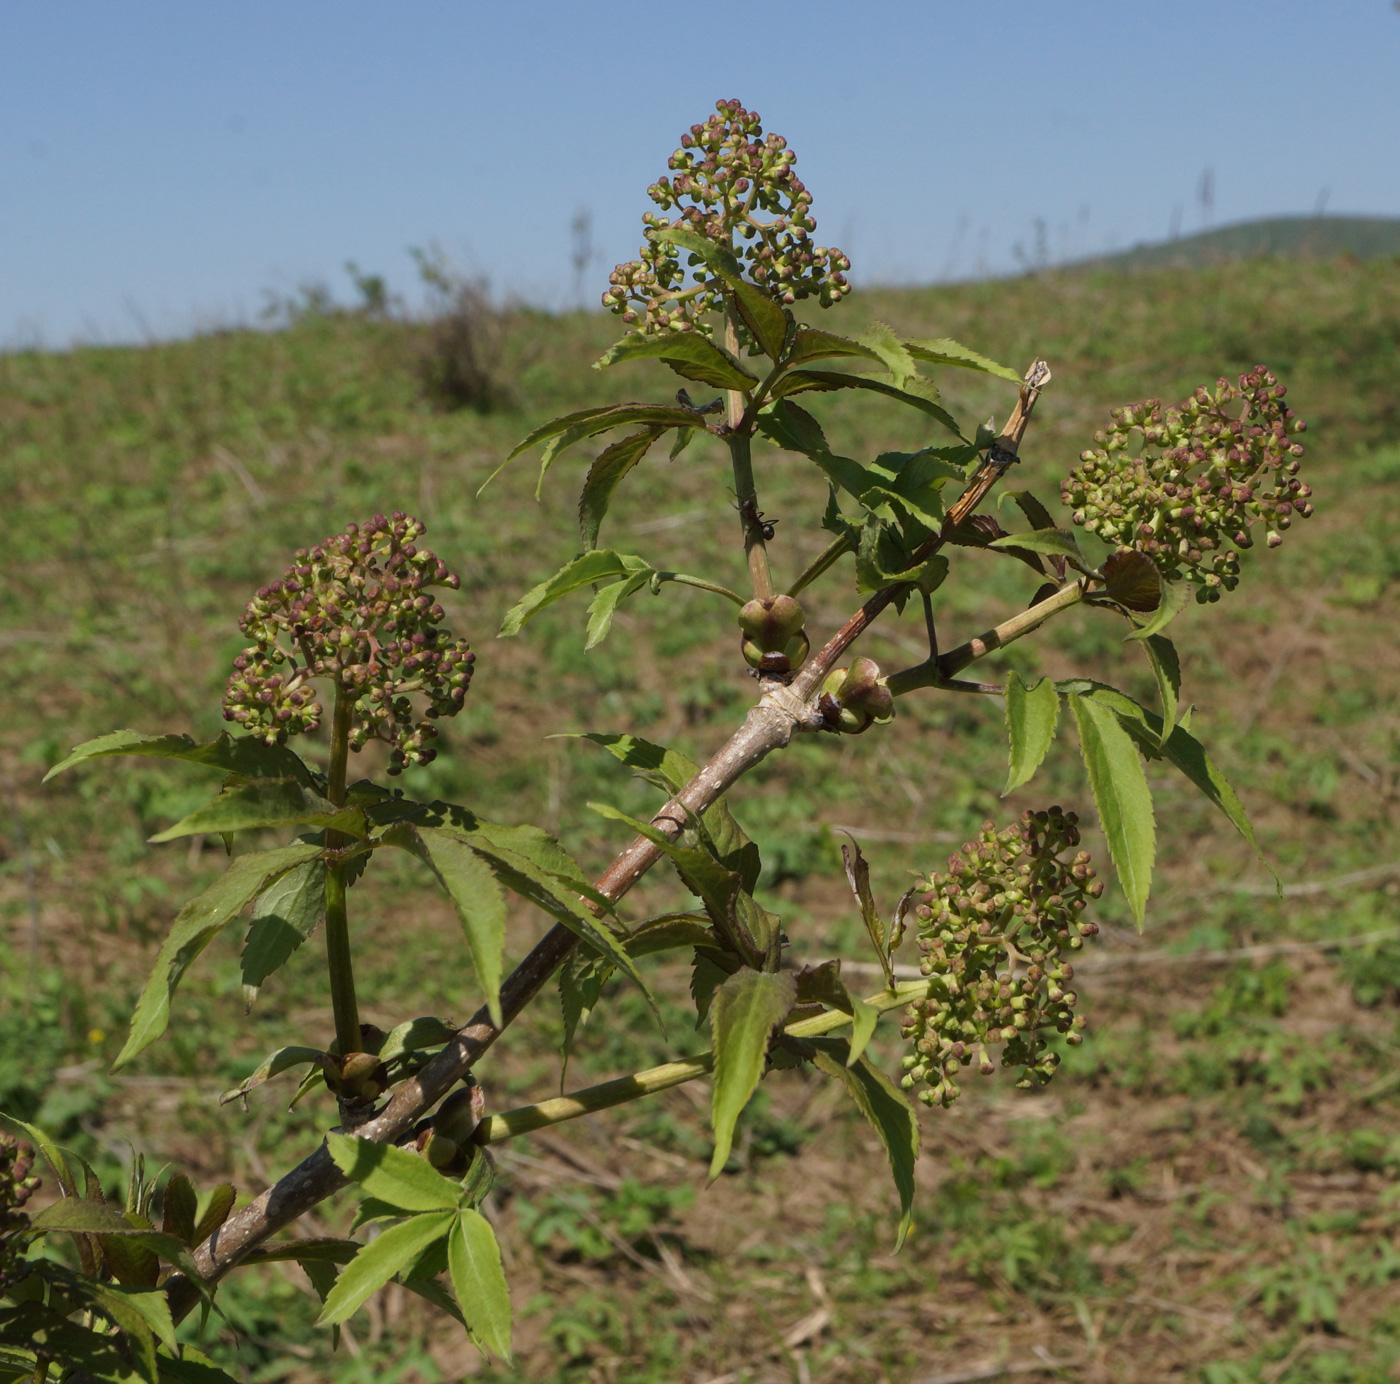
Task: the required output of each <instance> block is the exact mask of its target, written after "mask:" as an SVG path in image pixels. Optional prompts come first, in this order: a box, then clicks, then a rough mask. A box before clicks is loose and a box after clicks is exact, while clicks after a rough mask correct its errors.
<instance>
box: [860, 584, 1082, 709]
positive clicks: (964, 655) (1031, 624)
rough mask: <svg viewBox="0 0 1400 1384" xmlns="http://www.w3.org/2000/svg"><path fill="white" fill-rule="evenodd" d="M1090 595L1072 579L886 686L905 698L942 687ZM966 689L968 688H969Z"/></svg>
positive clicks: (892, 678) (905, 671) (891, 678)
mask: <svg viewBox="0 0 1400 1384" xmlns="http://www.w3.org/2000/svg"><path fill="white" fill-rule="evenodd" d="M1089 594H1090V592H1089V591H1088V590H1087V583H1085V582H1082V581H1075V582H1071V583H1070V584H1069V585H1068V586H1064V587H1061V588H1060V590H1058V591H1057V592H1055V594H1054V595H1053V596H1048V597H1046V599H1045V600H1043V601H1041V602H1039V603H1038V604H1037V605H1033V606H1032V607H1031V608H1030V609H1029V610H1023V611H1020V612H1018V613H1017V614H1015V615H1013V616H1012V617H1011V618H1010V619H1009V620H1003V621H1002V622H1001V624H999V625H997V626H996V627H995V628H994V629H990V630H988V631H987V632H986V633H985V634H981V635H978V637H977V638H976V639H969V640H968V641H967V643H966V644H959V645H958V647H957V648H956V649H950V650H949V651H948V652H947V653H946V654H941V655H940V656H938V657H936V658H930V659H926V660H925V661H924V662H923V663H919V664H916V665H915V666H914V667H912V668H905V669H903V670H902V671H900V672H898V673H891V674H890V676H889V677H888V678H887V679H886V686H888V687H889V689H890V692H891V693H892V694H893V695H894V696H896V697H902V696H904V694H905V693H906V692H914V691H916V690H918V689H919V688H921V687H942V686H944V685H946V684H947V683H948V682H949V680H950V679H951V678H952V677H953V675H954V674H955V673H957V672H958V671H959V670H960V669H963V668H966V667H967V665H968V664H969V663H975V662H976V661H977V660H978V659H979V658H985V657H986V656H987V655H988V654H989V653H991V652H992V651H993V650H994V649H1001V648H1005V647H1006V645H1008V644H1010V643H1011V642H1012V641H1013V640H1016V639H1019V638H1020V637H1021V636H1022V635H1023V634H1029V633H1030V632H1031V631H1032V630H1033V629H1036V628H1037V627H1038V626H1040V625H1043V624H1044V623H1045V621H1046V620H1048V619H1050V617H1051V616H1053V615H1058V614H1059V613H1060V612H1061V611H1064V610H1068V609H1069V608H1070V607H1071V606H1075V605H1078V604H1079V602H1080V601H1082V600H1083V599H1084V597H1085V596H1086V595H1089ZM963 690H967V687H964V688H963Z"/></svg>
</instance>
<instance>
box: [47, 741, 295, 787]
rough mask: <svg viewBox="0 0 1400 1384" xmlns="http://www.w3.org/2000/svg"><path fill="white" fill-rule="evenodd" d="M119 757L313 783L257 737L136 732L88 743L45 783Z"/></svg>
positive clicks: (289, 757)
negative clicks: (149, 758) (80, 766)
mask: <svg viewBox="0 0 1400 1384" xmlns="http://www.w3.org/2000/svg"><path fill="white" fill-rule="evenodd" d="M119 754H131V755H147V756H153V757H154V758H157V759H180V760H184V761H185V762H186V763H188V764H203V765H206V766H207V767H208V768H211V769H222V770H223V771H224V772H225V773H229V774H240V775H242V776H243V777H245V778H294V779H296V780H297V781H298V782H300V783H303V784H306V785H308V786H309V785H310V784H311V783H312V782H313V779H312V774H311V770H310V769H308V768H307V767H306V765H305V764H304V763H302V761H301V759H300V758H298V756H297V755H295V754H293V753H292V751H291V750H289V749H288V748H287V747H286V746H285V745H268V744H266V743H265V742H264V741H262V740H260V739H259V738H258V737H256V736H252V735H240V736H237V737H235V736H232V735H229V734H228V732H227V731H225V732H224V734H222V735H221V736H219V738H218V739H217V740H211V741H209V742H208V743H207V744H200V743H199V742H198V741H196V740H194V739H192V738H191V737H190V736H188V735H142V734H141V733H140V731H134V730H114V731H111V732H109V733H108V734H107V735H99V736H98V737H97V738H96V739H95V740H85V741H84V742H83V743H82V744H81V745H78V746H75V747H74V748H73V749H72V750H71V751H69V753H68V757H67V758H66V759H63V760H61V761H60V762H59V763H57V764H55V765H54V766H53V768H52V769H50V770H49V771H48V773H47V774H45V775H44V782H45V783H47V782H48V781H49V780H50V779H51V778H53V777H54V775H55V774H61V773H63V771H64V770H65V769H71V768H72V767H73V766H74V765H75V764H82V763H84V762H85V761H86V760H89V759H100V758H104V757H106V756H108V755H119Z"/></svg>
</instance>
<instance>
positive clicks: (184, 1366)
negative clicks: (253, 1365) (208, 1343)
mask: <svg viewBox="0 0 1400 1384" xmlns="http://www.w3.org/2000/svg"><path fill="white" fill-rule="evenodd" d="M160 1384H238V1380H236V1379H235V1378H234V1377H233V1376H232V1375H231V1374H226V1373H225V1372H224V1371H223V1370H221V1369H220V1368H219V1367H218V1366H217V1365H216V1364H215V1363H214V1362H213V1361H212V1360H211V1359H210V1358H209V1357H208V1356H207V1355H205V1354H204V1352H203V1351H201V1350H196V1349H195V1348H194V1347H193V1346H192V1345H189V1344H185V1345H183V1346H181V1347H180V1358H179V1359H178V1360H167V1359H166V1358H165V1356H163V1355H162V1356H161V1357H160Z"/></svg>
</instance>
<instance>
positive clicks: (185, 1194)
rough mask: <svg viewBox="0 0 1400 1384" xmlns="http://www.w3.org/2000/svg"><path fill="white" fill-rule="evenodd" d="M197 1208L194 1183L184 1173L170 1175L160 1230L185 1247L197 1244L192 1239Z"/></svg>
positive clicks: (197, 1202)
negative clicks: (181, 1242) (185, 1245)
mask: <svg viewBox="0 0 1400 1384" xmlns="http://www.w3.org/2000/svg"><path fill="white" fill-rule="evenodd" d="M198 1206H199V1196H198V1194H197V1193H196V1192H195V1190H194V1183H193V1182H191V1181H190V1180H189V1178H188V1177H186V1176H185V1174H184V1173H171V1174H170V1180H169V1181H168V1182H167V1183H166V1184H165V1201H164V1205H163V1207H162V1209H161V1221H160V1228H161V1230H162V1231H163V1232H164V1233H165V1234H166V1235H173V1236H175V1238H176V1239H177V1240H183V1241H184V1242H185V1243H186V1244H187V1245H194V1244H197V1243H198V1241H196V1239H195V1238H194V1218H195V1211H196V1210H197V1208H198Z"/></svg>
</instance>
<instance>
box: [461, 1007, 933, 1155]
mask: <svg viewBox="0 0 1400 1384" xmlns="http://www.w3.org/2000/svg"><path fill="white" fill-rule="evenodd" d="M931 983H932V982H930V981H927V980H910V981H903V982H901V983H900V984H898V985H896V986H895V987H894V988H893V989H892V990H881V991H879V992H878V993H876V994H874V995H870V996H867V998H866V1001H865V1002H866V1003H867V1004H869V1005H873V1006H874V1008H876V1009H878V1010H879V1011H880V1012H881V1013H885V1012H887V1011H889V1010H891V1009H903V1008H904V1006H905V1005H907V1004H909V1003H910V1002H911V1001H913V1000H916V999H921V998H923V996H925V995H927V994H928V990H929V985H930V984H931ZM850 1022H851V1016H850V1015H849V1014H842V1013H840V1012H839V1011H836V1010H831V1011H828V1012H827V1013H825V1014H816V1015H813V1016H812V1018H810V1019H800V1020H798V1022H796V1023H793V1024H788V1025H787V1026H786V1027H785V1028H784V1029H783V1032H784V1033H786V1034H787V1035H788V1036H789V1037H791V1038H818V1037H820V1036H821V1035H822V1034H824V1033H830V1032H832V1031H833V1030H834V1029H838V1028H841V1027H842V1026H843V1025H844V1024H848V1023H850ZM714 1064H715V1055H714V1053H712V1052H704V1053H701V1054H700V1055H699V1056H698V1057H689V1058H686V1059H685V1060H684V1061H681V1062H667V1063H664V1064H663V1065H662V1066H660V1067H649V1068H648V1069H647V1070H646V1071H644V1072H634V1073H633V1074H632V1075H631V1076H624V1077H619V1078H618V1079H617V1080H616V1081H605V1082H603V1083H602V1084H601V1085H598V1086H589V1087H586V1088H585V1089H584V1090H582V1091H575V1092H574V1093H573V1094H572V1095H568V1096H555V1097H554V1098H553V1099H552V1100H542V1101H540V1102H539V1103H538V1104H536V1105H521V1106H518V1107H517V1108H516V1109H514V1110H507V1111H505V1112H504V1113H503V1114H500V1115H489V1116H487V1118H486V1119H484V1120H482V1122H481V1124H480V1125H478V1126H477V1131H476V1142H477V1143H478V1144H499V1143H501V1142H503V1141H504V1140H506V1139H514V1138H516V1137H517V1136H518V1135H521V1134H529V1133H530V1131H531V1130H535V1129H545V1128H547V1127H548V1126H549V1125H555V1124H562V1123H563V1122H564V1121H565V1120H576V1119H578V1117H579V1116H580V1115H592V1114H596V1113H597V1112H598V1111H599V1110H607V1109H609V1108H610V1107H612V1106H614V1105H625V1104H626V1103H627V1102H628V1101H633V1100H640V1099H641V1098H642V1097H643V1096H652V1095H655V1094H656V1093H657V1092H658V1091H665V1090H666V1089H668V1088H669V1087H671V1086H679V1085H680V1084H681V1083H682V1082H683V1081H693V1080H694V1079H695V1078H696V1077H697V1076H704V1075H705V1074H706V1073H707V1072H709V1071H711V1070H712V1069H713V1067H714Z"/></svg>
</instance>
